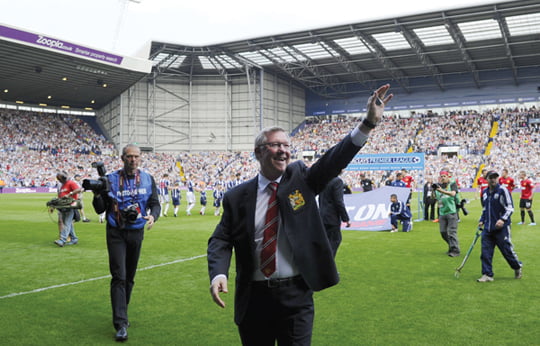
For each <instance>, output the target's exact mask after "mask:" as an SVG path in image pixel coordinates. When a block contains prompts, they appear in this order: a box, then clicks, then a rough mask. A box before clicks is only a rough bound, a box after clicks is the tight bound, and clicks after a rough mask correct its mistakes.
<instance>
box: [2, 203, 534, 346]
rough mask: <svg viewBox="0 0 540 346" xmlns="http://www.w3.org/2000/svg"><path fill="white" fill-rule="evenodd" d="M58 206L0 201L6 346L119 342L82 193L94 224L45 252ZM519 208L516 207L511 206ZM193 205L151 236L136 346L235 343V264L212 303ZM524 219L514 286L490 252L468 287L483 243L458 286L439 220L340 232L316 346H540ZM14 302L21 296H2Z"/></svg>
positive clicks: (464, 240)
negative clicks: (487, 277)
mask: <svg viewBox="0 0 540 346" xmlns="http://www.w3.org/2000/svg"><path fill="white" fill-rule="evenodd" d="M474 196H475V194H474ZM474 196H473V194H472V193H469V194H467V193H465V194H464V197H469V198H472V197H474ZM52 197H53V196H52V195H48V194H29V195H14V194H13V195H10V194H3V195H1V197H0V201H1V209H0V217H1V220H2V227H1V228H0V245H1V249H2V251H1V253H0V260H1V263H2V266H1V269H0V277H1V281H0V297H2V298H1V299H0V311H1V314H0V340H1V343H2V344H3V345H74V344H77V345H99V344H114V343H115V342H114V339H113V336H114V330H113V327H112V323H111V309H110V302H109V276H108V275H109V271H108V261H107V251H106V245H105V231H104V228H105V226H104V224H99V223H98V222H97V220H98V217H97V215H96V214H95V213H94V212H93V210H92V208H91V203H90V198H91V194H90V193H88V194H86V195H85V202H86V206H87V207H86V213H87V216H88V217H89V218H90V219H91V220H92V221H91V222H90V223H77V224H76V231H77V234H78V236H79V239H80V243H79V244H78V245H76V246H66V247H64V248H58V247H57V246H56V245H54V244H53V240H55V239H56V238H57V235H58V231H57V226H56V217H55V214H52V215H49V214H48V213H47V210H46V208H45V202H46V201H47V200H49V199H50V198H52ZM514 198H515V199H516V201H515V204H516V205H517V203H516V202H517V198H519V197H518V196H517V195H514ZM413 201H415V200H414V199H413ZM413 204H416V203H413ZM198 208H199V206H198V205H197V206H196V207H195V208H194V210H193V212H194V213H193V215H192V216H189V217H188V216H186V215H185V196H184V199H183V200H182V206H181V209H180V212H179V217H177V218H175V217H172V216H171V215H172V206H171V208H170V209H169V217H163V218H161V219H160V220H159V221H158V223H156V225H155V227H154V228H153V229H152V230H150V231H148V232H146V234H145V241H144V243H143V250H142V255H141V258H140V262H139V268H140V269H143V270H141V271H139V272H138V273H137V277H136V280H135V281H136V285H135V289H134V291H133V296H132V302H131V304H130V311H129V315H130V321H131V327H130V329H129V341H128V342H129V343H130V344H139V345H238V344H239V343H240V342H239V338H238V333H237V330H236V327H235V325H234V323H233V298H234V287H233V286H234V284H233V282H234V280H233V276H234V268H232V270H231V273H230V274H231V280H230V281H229V282H230V284H229V293H228V294H227V295H225V296H224V299H225V301H226V303H227V307H226V308H225V309H221V308H219V307H218V306H217V305H215V304H214V303H213V301H212V299H211V298H210V295H209V293H208V286H209V280H208V274H207V270H206V257H204V255H205V254H206V244H207V240H208V237H209V236H210V234H211V233H212V231H213V229H214V227H215V225H216V223H217V222H218V220H219V218H218V217H216V216H214V215H213V207H211V198H210V200H209V206H208V208H207V215H205V216H200V215H198V210H199V209H198ZM467 208H468V209H469V210H470V212H471V213H470V214H469V215H468V216H462V222H461V223H460V225H459V239H460V242H461V248H462V254H464V253H465V252H466V250H467V249H468V247H469V245H470V243H471V242H472V239H473V236H474V232H475V229H476V223H477V220H478V216H479V213H480V207H479V202H478V200H473V201H472V202H471V203H470V204H468V205H467ZM414 209H415V207H414V206H413V211H414V216H415V217H416V216H417V213H416V212H415V210H414ZM518 214H519V211H518V212H517V213H515V214H514V217H513V220H514V226H513V232H512V235H513V242H514V245H515V249H516V252H517V253H518V255H519V257H520V259H521V260H522V261H523V263H524V269H523V273H524V277H523V279H521V280H515V279H514V278H513V271H512V270H511V269H510V268H509V267H508V265H507V264H506V262H505V261H504V259H503V258H502V256H501V255H500V253H499V252H498V250H496V252H495V258H494V271H495V281H494V282H492V283H484V284H481V283H477V282H476V279H477V278H478V277H480V276H481V270H480V259H479V256H480V243H478V244H477V246H476V248H475V249H474V251H473V253H472V255H471V257H470V259H469V261H468V263H467V264H466V266H465V268H464V269H463V270H462V274H461V276H460V278H459V279H456V278H455V277H454V270H455V268H456V267H457V266H458V265H459V264H460V263H461V261H462V259H463V255H462V256H461V257H457V258H450V257H448V256H446V255H445V252H446V250H447V248H446V245H445V244H444V242H443V240H442V239H441V237H440V235H439V231H438V224H435V223H432V222H427V221H425V222H415V223H414V229H413V231H412V232H411V233H403V232H399V233H389V232H358V231H349V230H344V232H343V243H342V245H341V247H340V249H339V251H338V254H337V259H336V261H337V265H338V270H339V272H340V276H341V282H340V284H339V285H337V286H335V287H332V288H330V289H327V290H324V291H322V292H318V293H316V294H315V311H316V316H315V325H314V330H313V345H533V344H539V341H538V340H540V329H539V328H538V303H537V302H538V299H539V296H540V293H539V292H540V291H539V290H538V287H539V283H540V279H539V277H540V275H539V269H538V268H539V266H538V262H539V261H540V259H539V258H538V244H539V243H540V229H538V228H537V227H527V226H517V225H516V223H517V221H519V220H518ZM536 214H537V217H538V212H537V213H536ZM516 220H517V221H516ZM182 260H184V261H182ZM171 262H173V263H171ZM91 279H94V280H91ZM83 280H84V281H83ZM79 281H83V282H80V283H77V282H79ZM69 283H75V284H71V285H65V284H69ZM57 285H58V286H59V287H55V286H57ZM51 287H52V288H51ZM42 288H49V289H46V290H39V289H42ZM26 292H30V293H26ZM13 293H26V294H20V295H14V296H8V295H10V294H13ZM6 296H8V297H6Z"/></svg>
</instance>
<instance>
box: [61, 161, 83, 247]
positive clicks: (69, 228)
mask: <svg viewBox="0 0 540 346" xmlns="http://www.w3.org/2000/svg"><path fill="white" fill-rule="evenodd" d="M56 180H58V182H59V183H60V186H59V187H58V198H63V197H71V198H73V199H78V198H79V197H78V196H79V195H78V194H79V193H81V191H82V189H81V187H80V186H79V184H77V183H76V182H75V181H73V180H71V179H69V177H68V174H67V173H66V172H65V171H62V172H58V173H57V174H56ZM74 217H75V209H73V208H59V209H58V228H59V230H60V239H57V240H55V241H54V243H55V244H56V245H58V246H59V247H64V245H75V244H77V243H78V242H79V238H77V235H76V234H75V227H74V226H73V218H74Z"/></svg>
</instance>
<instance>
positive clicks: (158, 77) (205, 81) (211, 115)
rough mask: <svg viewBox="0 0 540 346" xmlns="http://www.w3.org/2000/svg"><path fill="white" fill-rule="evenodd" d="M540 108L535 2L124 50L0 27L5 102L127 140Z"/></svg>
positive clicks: (178, 139) (235, 143) (154, 143)
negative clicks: (75, 118) (373, 102)
mask: <svg viewBox="0 0 540 346" xmlns="http://www.w3.org/2000/svg"><path fill="white" fill-rule="evenodd" d="M383 83H390V84H392V89H393V92H394V93H395V94H396V97H395V99H394V100H393V101H392V105H391V107H388V113H394V114H399V115H401V116H408V115H410V114H411V112H413V111H417V112H425V111H427V110H432V111H435V112H439V113H442V112H444V111H445V110H456V109H478V110H482V108H497V107H522V106H526V107H530V106H535V107H537V108H538V107H539V106H540V3H539V2H538V1H512V2H502V3H496V2H494V3H493V4H488V5H482V6H476V7H470V8H460V9H452V10H447V11H444V10H442V11H436V12H430V13H420V14H417V15H413V16H406V17H395V18H388V19H384V20H376V21H369V22H361V23H351V24H348V25H340V26H334V27H327V28H320V29H316V30H307V31H300V32H293V33H287V34H280V35H273V36H266V37H257V38H252V39H246V40H240V41H235V42H228V43H222V44H215V45H209V46H184V45H179V44H171V43H167V42H152V44H151V47H150V50H149V53H148V58H147V59H140V58H134V57H126V56H118V55H115V54H113V53H110V52H104V51H100V50H96V49H93V48H89V47H85V46H84V45H80V44H76V43H72V42H66V41H64V40H62V39H61V38H54V37H49V36H47V35H46V34H45V33H31V32H28V31H25V30H24V29H23V28H14V27H8V26H3V25H1V24H0V88H1V89H0V107H3V108H10V109H20V110H31V111H37V112H49V113H54V112H56V113H71V114H75V115H92V116H95V119H96V120H97V124H99V126H100V127H101V130H102V131H103V132H104V133H105V134H106V135H107V137H108V138H109V139H110V140H111V141H112V142H113V143H114V144H115V145H116V147H117V148H118V147H121V146H123V145H125V144H127V143H137V144H138V145H140V146H141V147H143V149H144V150H148V151H156V152H177V151H189V152H198V151H220V150H226V151H244V150H251V149H252V141H253V137H254V134H255V133H257V132H258V131H259V130H260V129H261V128H263V127H265V126H270V125H278V126H281V127H284V128H286V129H288V130H290V131H293V130H294V129H295V128H296V127H298V126H299V125H300V124H302V123H303V122H304V121H305V120H306V116H323V117H331V116H341V115H355V116H358V115H361V114H362V112H363V111H364V108H363V107H364V105H363V102H365V99H366V96H367V95H368V94H369V93H370V92H371V91H372V90H373V89H375V88H376V87H377V86H379V85H381V84H383Z"/></svg>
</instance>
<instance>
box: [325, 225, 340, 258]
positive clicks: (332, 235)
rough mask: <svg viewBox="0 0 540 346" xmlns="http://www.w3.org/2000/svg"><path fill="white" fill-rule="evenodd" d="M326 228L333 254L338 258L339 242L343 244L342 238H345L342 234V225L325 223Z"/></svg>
mask: <svg viewBox="0 0 540 346" xmlns="http://www.w3.org/2000/svg"><path fill="white" fill-rule="evenodd" d="M324 228H325V229H326V236H327V237H328V241H329V242H330V247H331V248H332V255H333V256H334V258H336V253H337V250H338V247H339V244H341V240H342V239H343V238H342V236H341V225H337V226H336V225H327V224H325V225H324Z"/></svg>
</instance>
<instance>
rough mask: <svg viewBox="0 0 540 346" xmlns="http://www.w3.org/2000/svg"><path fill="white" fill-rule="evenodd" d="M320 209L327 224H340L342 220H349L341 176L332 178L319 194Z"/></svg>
mask: <svg viewBox="0 0 540 346" xmlns="http://www.w3.org/2000/svg"><path fill="white" fill-rule="evenodd" d="M319 209H320V212H321V218H322V221H323V223H324V224H325V225H332V226H340V225H341V221H344V222H347V221H349V214H348V213H347V209H346V208H345V202H344V201H343V181H342V180H341V179H340V178H339V177H335V178H334V179H332V180H330V182H329V183H328V185H326V187H325V188H324V190H323V191H322V192H321V193H320V194H319Z"/></svg>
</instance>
